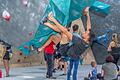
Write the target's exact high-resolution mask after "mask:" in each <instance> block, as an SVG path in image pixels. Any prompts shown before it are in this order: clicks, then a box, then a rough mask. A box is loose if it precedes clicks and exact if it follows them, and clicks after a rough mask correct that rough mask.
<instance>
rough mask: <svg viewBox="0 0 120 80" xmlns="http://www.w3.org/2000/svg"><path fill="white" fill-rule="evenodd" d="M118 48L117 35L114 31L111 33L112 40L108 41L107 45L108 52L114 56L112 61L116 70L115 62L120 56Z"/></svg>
mask: <svg viewBox="0 0 120 80" xmlns="http://www.w3.org/2000/svg"><path fill="white" fill-rule="evenodd" d="M119 49H120V48H119V47H118V35H117V34H116V33H114V34H113V35H112V41H111V42H110V44H109V46H108V52H109V53H110V54H111V55H112V56H113V58H114V61H113V63H115V64H116V66H117V68H118V71H119V67H118V65H117V63H118V60H119V58H120V54H119Z"/></svg>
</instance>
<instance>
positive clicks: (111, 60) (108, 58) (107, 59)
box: [105, 55, 114, 63]
mask: <svg viewBox="0 0 120 80" xmlns="http://www.w3.org/2000/svg"><path fill="white" fill-rule="evenodd" d="M105 61H106V62H107V63H109V62H113V61H114V58H113V56H112V55H109V56H107V57H106V60H105Z"/></svg>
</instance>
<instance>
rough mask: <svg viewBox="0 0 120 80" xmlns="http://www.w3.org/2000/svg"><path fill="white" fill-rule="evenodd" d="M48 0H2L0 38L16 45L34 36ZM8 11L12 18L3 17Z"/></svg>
mask: <svg viewBox="0 0 120 80" xmlns="http://www.w3.org/2000/svg"><path fill="white" fill-rule="evenodd" d="M48 3H49V1H48V0H0V39H1V40H4V41H5V42H8V43H9V44H11V45H14V46H16V47H18V46H20V45H22V44H23V43H25V42H27V41H29V40H30V39H32V38H33V36H34V34H35V33H36V30H37V28H38V25H39V22H40V20H41V17H42V16H43V13H44V11H45V8H46V7H47V4H48ZM5 10H6V11H7V12H8V13H9V14H10V16H11V19H10V21H6V20H5V19H4V18H2V14H3V12H4V11H5Z"/></svg>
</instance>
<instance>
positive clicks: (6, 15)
mask: <svg viewBox="0 0 120 80" xmlns="http://www.w3.org/2000/svg"><path fill="white" fill-rule="evenodd" d="M2 17H3V18H4V19H5V20H6V21H10V19H11V16H10V13H9V12H8V11H7V10H4V11H3V13H2Z"/></svg>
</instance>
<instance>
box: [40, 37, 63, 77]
mask: <svg viewBox="0 0 120 80" xmlns="http://www.w3.org/2000/svg"><path fill="white" fill-rule="evenodd" d="M60 39H61V36H60V35H52V36H51V37H50V38H49V39H48V41H47V42H46V43H45V44H44V45H43V46H42V47H41V48H39V49H38V51H39V52H41V51H42V50H43V49H44V53H45V54H44V55H45V61H46V62H47V73H46V78H50V79H56V77H53V75H52V73H53V68H54V58H53V56H54V51H55V50H54V46H55V45H57V44H58V43H59V42H60Z"/></svg>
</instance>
